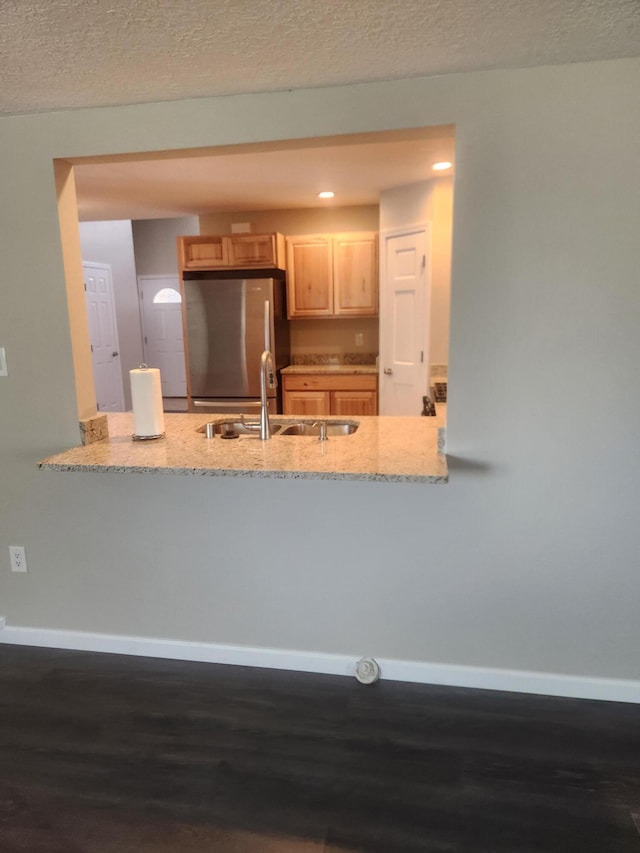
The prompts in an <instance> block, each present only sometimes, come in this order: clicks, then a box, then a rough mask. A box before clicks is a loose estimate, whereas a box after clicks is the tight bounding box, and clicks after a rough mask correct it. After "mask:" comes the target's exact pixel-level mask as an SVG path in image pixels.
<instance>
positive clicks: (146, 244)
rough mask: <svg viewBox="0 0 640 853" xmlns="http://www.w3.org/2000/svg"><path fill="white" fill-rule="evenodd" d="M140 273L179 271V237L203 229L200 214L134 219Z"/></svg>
mask: <svg viewBox="0 0 640 853" xmlns="http://www.w3.org/2000/svg"><path fill="white" fill-rule="evenodd" d="M132 225H133V243H134V251H135V258H136V270H137V273H138V275H177V274H178V250H177V243H176V238H177V237H186V236H191V235H197V234H199V233H200V225H199V221H198V217H197V216H182V217H177V218H175V219H139V220H137V221H135V222H133V223H132Z"/></svg>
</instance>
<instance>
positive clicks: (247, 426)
mask: <svg viewBox="0 0 640 853" xmlns="http://www.w3.org/2000/svg"><path fill="white" fill-rule="evenodd" d="M207 427H210V428H211V429H212V430H213V434H214V435H216V436H220V437H221V438H238V437H239V436H241V435H258V436H259V435H260V421H243V420H240V421H238V420H235V419H229V420H224V421H211V422H210V423H207V424H203V425H202V426H201V427H198V432H205V433H206V432H207Z"/></svg>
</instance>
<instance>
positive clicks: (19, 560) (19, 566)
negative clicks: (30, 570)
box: [9, 545, 27, 572]
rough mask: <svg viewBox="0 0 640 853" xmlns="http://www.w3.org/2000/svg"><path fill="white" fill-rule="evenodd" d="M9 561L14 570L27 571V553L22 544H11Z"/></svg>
mask: <svg viewBox="0 0 640 853" xmlns="http://www.w3.org/2000/svg"><path fill="white" fill-rule="evenodd" d="M9 561H10V563H11V571H12V572H26V571H27V555H26V552H25V550H24V548H23V546H22V545H9Z"/></svg>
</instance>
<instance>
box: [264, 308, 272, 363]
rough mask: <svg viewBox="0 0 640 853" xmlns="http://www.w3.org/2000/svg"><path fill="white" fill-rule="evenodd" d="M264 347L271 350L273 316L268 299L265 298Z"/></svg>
mask: <svg viewBox="0 0 640 853" xmlns="http://www.w3.org/2000/svg"><path fill="white" fill-rule="evenodd" d="M264 348H265V349H268V350H269V352H271V317H270V314H269V300H268V299H265V302H264Z"/></svg>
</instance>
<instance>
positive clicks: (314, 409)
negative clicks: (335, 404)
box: [282, 390, 331, 418]
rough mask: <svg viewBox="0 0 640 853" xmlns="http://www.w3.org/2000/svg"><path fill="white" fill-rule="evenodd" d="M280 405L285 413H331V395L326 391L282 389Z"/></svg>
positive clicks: (313, 415)
mask: <svg viewBox="0 0 640 853" xmlns="http://www.w3.org/2000/svg"><path fill="white" fill-rule="evenodd" d="M282 405H283V408H284V414H285V415H304V416H308V417H312V418H315V417H318V416H322V415H330V414H331V396H330V394H329V392H328V391H286V390H285V391H284V393H283V395H282Z"/></svg>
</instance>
